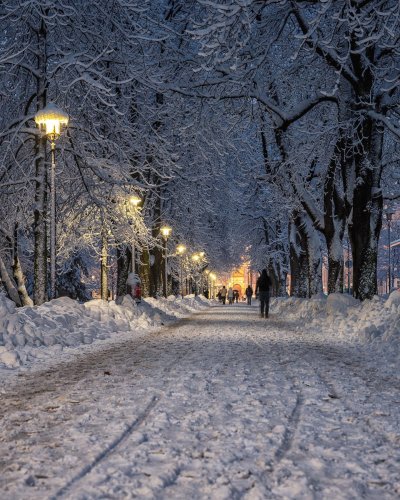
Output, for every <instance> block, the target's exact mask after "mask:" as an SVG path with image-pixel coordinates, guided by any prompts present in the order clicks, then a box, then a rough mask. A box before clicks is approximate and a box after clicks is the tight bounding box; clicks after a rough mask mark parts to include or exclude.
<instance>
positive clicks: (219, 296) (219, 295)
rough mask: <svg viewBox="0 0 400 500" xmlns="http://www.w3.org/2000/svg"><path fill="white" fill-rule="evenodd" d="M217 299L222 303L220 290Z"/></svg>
mask: <svg viewBox="0 0 400 500" xmlns="http://www.w3.org/2000/svg"><path fill="white" fill-rule="evenodd" d="M217 299H218V302H222V297H221V290H218V293H217Z"/></svg>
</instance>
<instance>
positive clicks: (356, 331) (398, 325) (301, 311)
mask: <svg viewBox="0 0 400 500" xmlns="http://www.w3.org/2000/svg"><path fill="white" fill-rule="evenodd" d="M271 312H272V313H273V314H275V315H277V316H278V317H282V318H285V319H286V320H288V321H293V322H295V323H298V325H297V326H296V328H297V329H298V330H300V329H304V327H305V325H306V326H307V330H309V331H321V330H325V331H326V330H330V331H331V333H333V334H334V335H336V336H338V337H341V338H347V339H348V338H351V339H353V340H355V341H357V340H360V341H361V342H364V343H368V344H370V345H371V347H372V348H373V349H374V350H375V351H376V350H386V351H387V352H390V353H391V356H392V357H395V358H399V357H400V291H399V290H395V291H394V292H392V293H391V294H390V296H389V298H387V299H386V300H385V299H382V298H379V297H374V298H373V299H372V300H366V301H364V302H360V301H358V300H356V299H354V298H353V297H351V296H350V295H347V294H339V293H336V294H331V295H329V296H328V297H326V296H324V295H318V296H315V297H313V298H312V299H298V298H293V297H291V298H289V299H273V300H272V302H271Z"/></svg>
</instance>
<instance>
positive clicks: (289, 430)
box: [250, 337, 304, 470]
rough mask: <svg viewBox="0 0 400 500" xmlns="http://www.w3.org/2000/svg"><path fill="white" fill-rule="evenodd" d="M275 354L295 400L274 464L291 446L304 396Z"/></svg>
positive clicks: (299, 418) (296, 382) (256, 342)
mask: <svg viewBox="0 0 400 500" xmlns="http://www.w3.org/2000/svg"><path fill="white" fill-rule="evenodd" d="M250 338H251V340H252V341H253V342H254V343H255V344H257V345H258V346H259V347H260V348H261V349H262V350H264V351H265V348H264V347H263V345H262V344H260V343H259V342H258V341H257V340H255V339H254V338H253V337H250ZM269 354H270V353H269ZM277 356H278V361H277V362H276V364H277V365H278V366H279V367H280V368H281V370H282V371H283V372H284V374H285V377H286V378H287V379H288V380H290V382H291V384H292V385H291V390H292V392H294V393H296V401H295V404H294V406H293V409H292V412H291V414H290V415H289V417H288V419H287V422H286V424H285V430H284V433H283V438H282V441H281V444H280V445H279V447H278V448H277V449H276V451H275V453H274V458H275V463H276V464H278V463H279V462H280V461H281V460H282V459H283V458H284V457H285V456H286V454H287V453H288V452H289V451H290V450H291V448H292V445H293V440H294V437H295V434H296V431H297V428H298V426H299V423H300V420H301V410H302V407H303V404H304V396H303V393H302V390H301V387H300V385H299V384H298V381H297V379H296V378H295V377H293V376H292V375H291V374H290V373H289V372H288V370H287V369H286V365H287V363H284V362H282V359H281V357H280V352H279V351H277ZM282 367H283V369H282ZM272 470H273V467H272Z"/></svg>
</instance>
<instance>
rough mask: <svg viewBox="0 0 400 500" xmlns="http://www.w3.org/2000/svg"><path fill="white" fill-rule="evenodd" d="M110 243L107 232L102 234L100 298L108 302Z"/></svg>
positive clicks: (103, 231)
mask: <svg viewBox="0 0 400 500" xmlns="http://www.w3.org/2000/svg"><path fill="white" fill-rule="evenodd" d="M107 260H108V241H107V234H106V231H105V230H104V229H103V230H102V233H101V257H100V297H101V299H102V300H108V266H107Z"/></svg>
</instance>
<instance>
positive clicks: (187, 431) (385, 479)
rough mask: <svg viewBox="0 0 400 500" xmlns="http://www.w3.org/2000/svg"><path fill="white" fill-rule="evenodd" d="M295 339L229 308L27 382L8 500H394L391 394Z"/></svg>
mask: <svg viewBox="0 0 400 500" xmlns="http://www.w3.org/2000/svg"><path fill="white" fill-rule="evenodd" d="M295 326H298V325H294V324H290V323H288V322H285V320H284V318H277V317H274V316H273V315H272V317H271V318H270V319H268V320H263V319H260V318H258V315H257V309H256V307H255V306H253V307H248V306H246V305H243V304H238V305H236V304H235V305H233V306H229V305H226V306H225V307H222V306H220V307H215V308H212V309H210V310H208V311H206V312H202V313H198V314H195V315H193V316H192V317H191V318H189V319H187V320H183V321H180V322H179V323H177V324H175V325H173V326H169V327H166V328H164V329H163V330H161V331H159V332H157V333H152V334H148V335H146V336H142V337H140V338H139V339H138V338H136V339H132V340H128V341H127V340H123V341H115V343H114V344H113V345H111V346H110V345H108V346H107V347H103V348H96V349H95V350H92V351H88V350H86V348H83V352H82V353H81V354H79V355H77V357H76V359H75V360H73V361H70V362H68V363H59V364H54V366H53V367H52V368H51V369H48V370H44V371H40V372H38V371H36V372H32V373H21V374H19V379H18V380H17V381H16V382H15V383H13V384H12V386H11V387H7V388H5V389H4V390H3V391H2V394H1V406H0V417H1V419H2V421H1V428H0V437H1V441H0V457H1V458H0V497H1V499H2V500H8V499H10V500H11V499H13V500H14V499H22V498H23V499H36V498H37V499H39V498H40V499H42V498H74V499H88V498H116V499H119V498H134V497H139V498H174V499H176V498H178V499H179V498H182V499H187V498H211V499H223V498H227V499H231V498H234V499H235V498H246V499H252V500H253V499H257V498H260V499H261V498H285V499H286V498H310V499H319V498H321V499H322V498H329V499H340V498H349V499H350V498H372V499H374V498H379V499H385V498H398V497H399V495H400V446H399V444H400V431H399V411H398V408H399V402H400V394H399V393H400V391H399V387H398V384H397V382H396V380H391V379H390V378H387V377H385V376H384V375H383V374H380V372H379V369H378V368H376V367H371V366H370V365H369V364H368V360H367V359H364V357H363V354H362V353H360V352H357V350H356V349H355V347H354V346H353V345H351V344H350V343H345V342H339V341H337V340H335V339H333V338H330V337H329V336H327V334H325V333H324V332H321V334H320V335H318V336H316V335H315V334H310V333H307V325H304V330H303V331H302V330H298V329H297V330H296V329H295Z"/></svg>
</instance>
